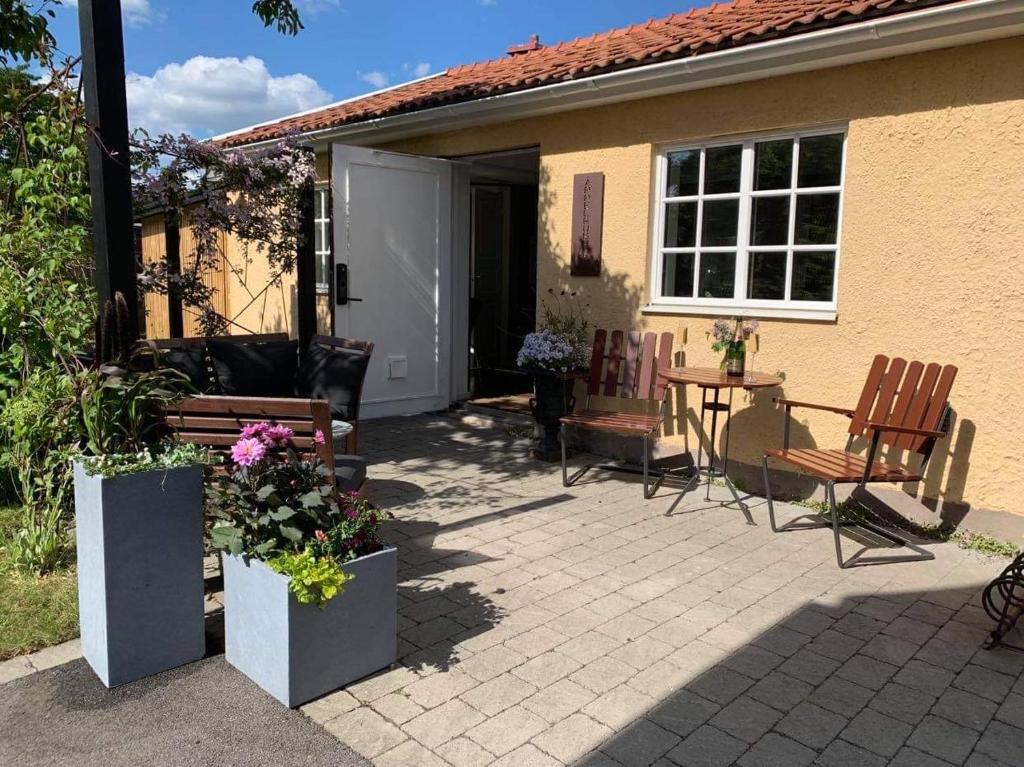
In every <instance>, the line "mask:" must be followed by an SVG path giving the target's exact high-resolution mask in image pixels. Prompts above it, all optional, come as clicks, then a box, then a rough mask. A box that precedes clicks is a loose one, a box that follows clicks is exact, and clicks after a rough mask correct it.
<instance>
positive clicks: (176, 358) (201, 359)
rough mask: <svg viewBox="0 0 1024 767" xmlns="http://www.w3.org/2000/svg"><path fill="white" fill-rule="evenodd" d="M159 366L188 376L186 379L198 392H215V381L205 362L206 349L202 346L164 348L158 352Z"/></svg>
mask: <svg viewBox="0 0 1024 767" xmlns="http://www.w3.org/2000/svg"><path fill="white" fill-rule="evenodd" d="M159 364H160V366H161V367H165V368H171V370H177V371H178V372H180V373H184V374H185V375H187V376H188V380H189V381H190V382H191V383H192V385H193V386H194V387H196V391H197V392H199V393H200V394H215V393H216V392H217V385H216V381H214V380H213V376H211V375H210V368H209V366H208V365H207V362H206V351H205V350H204V349H203V347H202V346H186V347H184V348H182V349H165V350H162V351H161V352H160V358H159Z"/></svg>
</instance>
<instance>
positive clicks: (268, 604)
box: [224, 548, 398, 708]
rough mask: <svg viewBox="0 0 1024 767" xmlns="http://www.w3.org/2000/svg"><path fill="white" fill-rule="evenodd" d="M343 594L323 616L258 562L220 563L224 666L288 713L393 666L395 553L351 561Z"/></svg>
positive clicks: (395, 643)
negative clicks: (351, 578) (236, 670)
mask: <svg viewBox="0 0 1024 767" xmlns="http://www.w3.org/2000/svg"><path fill="white" fill-rule="evenodd" d="M343 569H344V570H345V571H346V572H348V573H351V574H353V575H355V576H356V577H355V579H354V580H351V581H349V582H348V583H346V584H345V591H344V592H343V593H342V594H340V595H339V596H336V597H335V598H334V599H332V600H330V601H329V602H328V603H327V604H326V605H325V606H324V608H323V609H322V610H321V609H320V608H318V607H317V606H316V605H303V604H299V602H298V601H297V600H296V599H295V597H294V596H292V594H291V593H290V592H289V591H288V578H287V577H286V576H284V575H280V574H279V573H275V572H274V571H273V570H271V569H270V568H269V567H268V566H267V565H266V564H264V563H263V562H260V561H259V560H256V559H250V560H245V559H243V558H242V557H233V556H225V557H224V655H225V657H226V659H227V662H228V663H230V664H231V665H232V666H234V667H235V668H237V669H238V670H239V671H241V672H242V673H243V674H245V675H246V676H247V677H249V678H250V679H252V680H253V681H254V682H255V683H256V684H258V685H259V686H260V687H262V688H263V689H264V690H266V691H267V692H268V693H270V694H271V695H273V696H274V697H275V698H277V699H278V700H279V701H281V702H282V703H284V704H285V705H286V706H288V707H289V708H295V707H296V706H301V705H302V704H303V703H306V702H308V701H310V700H313V699H314V698H319V697H320V696H321V695H324V694H326V693H328V692H331V691H332V690H337V689H338V688H339V687H343V686H344V685H346V684H348V683H349V682H354V681H355V680H357V679H362V678H363V677H364V676H368V675H370V674H372V673H373V672H375V671H379V670H380V669H382V668H386V667H388V666H390V665H391V664H392V663H394V662H395V658H396V656H397V654H398V637H397V633H398V557H397V555H396V550H395V549H394V548H389V549H384V550H383V551H378V552H376V553H374V554H369V555H367V556H365V557H360V558H359V559H356V560H353V561H352V562H348V563H347V564H345V565H343Z"/></svg>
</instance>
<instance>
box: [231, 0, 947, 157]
mask: <svg viewBox="0 0 1024 767" xmlns="http://www.w3.org/2000/svg"><path fill="white" fill-rule="evenodd" d="M962 1H963V0H734V1H733V2H730V3H715V4H713V5H710V6H707V7H705V8H696V9H693V10H690V11H688V12H686V13H679V14H675V15H672V16H669V17H667V18H664V19H651V20H650V21H647V22H646V23H643V24H635V25H633V26H630V27H624V28H622V29H613V30H611V31H610V32H605V33H602V34H595V35H592V36H590V37H580V38H577V39H575V40H571V41H569V42H564V43H558V44H557V45H550V46H543V47H540V48H538V49H536V50H527V51H525V52H519V53H516V54H515V55H509V56H504V57H502V58H500V59H494V60H491V61H483V62H479V63H476V64H466V65H462V66H457V67H454V68H452V69H449V70H448V71H446V72H444V73H442V74H440V75H437V76H435V77H428V78H426V79H423V80H418V81H415V82H411V83H407V84H405V85H400V86H397V87H395V88H391V89H389V90H385V91H381V92H379V93H374V94H370V95H368V96H364V97H362V98H356V99H353V100H350V101H346V102H343V103H340V104H335V105H333V106H326V107H324V108H323V109H318V110H315V111H312V112H308V113H305V114H301V115H295V116H292V117H286V118H284V119H281V120H278V121H276V122H272V123H267V124H265V125H261V126H257V127H254V128H250V129H247V130H244V131H241V132H239V133H236V134H233V135H230V136H226V137H224V138H223V139H222V140H221V143H222V144H223V145H226V146H239V145H242V144H247V143H252V142H256V141H266V140H269V139H274V138H280V137H281V136H285V135H289V134H293V133H306V132H309V131H316V130H322V129H325V128H335V127H338V126H341V125H345V124H348V123H355V122H360V121H363V120H368V119H373V118H379V117H385V116H389V115H396V114H400V113H404V112H414V111H417V110H420V109H428V108H430V107H436V106H440V105H444V104H453V103H458V102H464V101H473V100H474V99H479V98H483V97H485V96H493V95H497V94H499V93H509V92H512V91H522V90H528V89H530V88H537V87H540V86H543V85H550V84H554V83H558V82H563V81H567V80H574V79H578V78H582V77H590V76H593V75H597V74H602V73H605V72H611V71H615V70H620V69H628V68H631V67H639V66H643V65H645V64H653V63H655V62H659V61H666V60H669V59H677V58H684V57H687V56H697V55H700V54H703V53H708V52H710V51H714V50H721V49H723V48H731V47H737V46H741V45H749V44H751V43H756V42H762V41H764V40H768V39H774V38H780V37H788V36H794V35H799V34H802V33H806V32H811V31H813V30H817V29H823V28H827V27H837V26H841V25H843V24H848V23H852V22H857V21H863V20H867V19H874V18H878V17H881V16H890V15H894V14H897V13H902V12H906V11H912V10H916V9H919V8H923V7H928V6H934V5H946V4H949V3H952V2H962ZM520 47H526V46H520Z"/></svg>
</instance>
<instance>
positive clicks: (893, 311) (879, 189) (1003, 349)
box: [389, 38, 1024, 513]
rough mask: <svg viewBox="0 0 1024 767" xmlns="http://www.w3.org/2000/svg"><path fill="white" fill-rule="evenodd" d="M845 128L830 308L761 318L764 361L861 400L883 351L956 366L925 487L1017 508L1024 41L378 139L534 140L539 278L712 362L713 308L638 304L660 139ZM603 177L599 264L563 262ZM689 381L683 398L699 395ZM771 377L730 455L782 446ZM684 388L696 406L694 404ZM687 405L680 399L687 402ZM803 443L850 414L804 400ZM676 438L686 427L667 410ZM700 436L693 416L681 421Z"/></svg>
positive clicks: (618, 323)
mask: <svg viewBox="0 0 1024 767" xmlns="http://www.w3.org/2000/svg"><path fill="white" fill-rule="evenodd" d="M830 123H843V124H848V126H849V128H848V129H849V134H848V136H849V137H848V142H847V166H846V187H845V199H844V210H843V221H842V227H843V231H842V241H841V243H840V246H841V266H840V274H839V296H838V303H839V317H838V320H837V321H836V322H828V323H825V322H809V321H795V320H786V321H782V320H765V321H763V322H762V331H761V338H762V352H761V354H760V355H759V356H758V357H757V360H756V366H757V369H759V370H762V371H779V372H780V373H783V374H784V375H785V376H786V383H785V385H784V392H785V395H786V396H790V397H794V398H797V399H804V400H811V401H821V402H828V403H834V404H839V405H849V406H851V407H852V406H853V404H855V400H856V396H857V394H858V392H859V390H860V387H861V385H862V383H863V379H864V376H865V373H866V371H867V368H868V365H869V363H870V360H871V357H872V356H873V355H874V354H876V353H879V352H881V353H885V354H889V355H892V356H904V357H907V358H916V359H921V360H924V361H937V362H943V363H945V362H952V363H954V364H957V365H959V366H960V369H961V370H960V375H959V378H958V379H957V382H956V385H955V387H954V390H953V394H952V404H953V406H954V408H955V410H956V420H955V425H954V433H953V436H952V439H951V440H948V441H946V442H944V443H942V444H940V445H939V446H938V448H937V449H936V453H935V456H934V457H933V460H932V465H931V467H930V470H929V473H928V477H927V478H926V481H925V482H924V483H922V487H921V488H916V487H915V488H907V490H909V491H911V492H917V491H921V490H923V493H921V494H922V495H923V496H924V497H926V498H929V499H934V500H938V501H941V502H944V503H948V504H950V507H957V506H959V505H961V504H966V505H970V506H972V507H981V508H988V509H997V510H1009V511H1012V512H1015V513H1024V502H1022V501H1021V497H1022V491H1024V462H1021V461H1020V459H1019V457H1018V452H1019V448H1018V439H1019V434H1020V432H1021V431H1022V427H1024V415H1022V412H1024V404H1022V402H1024V400H1022V398H1021V394H1020V392H1018V391H1017V388H1018V387H1017V382H1018V381H1020V380H1024V351H1022V349H1024V346H1022V343H1021V340H1020V339H1021V337H1022V336H1024V279H1022V277H1021V266H1022V264H1024V38H1014V39H1010V40H1005V41H999V42H992V43H985V44H981V45H976V46H969V47H961V48H955V49H950V50H944V51H936V52H931V53H924V54H918V55H913V56H905V57H900V58H897V59H890V60H884V61H877V62H871V63H866V64H859V65H853V66H848V67H842V68H836V69H830V70H824V71H819V72H812V73H805V74H799V75H792V76H787V77H781V78H775V79H772V80H766V81H760V82H752V83H744V84H737V85H731V86H725V87H720V88H714V89H708V90H704V91H697V92H691V93H683V94H677V95H672V96H665V97H660V98H655V99H648V100H643V101H637V102H630V103H626V104H619V105H612V106H607V107H601V108H595V109H591V110H586V111H576V112H572V113H565V114H560V115H555V116H550V117H545V118H539V119H533V120H523V121H520V122H508V123H503V124H500V125H495V126H487V127H486V128H478V129H470V130H464V131H458V132H452V133H447V134H441V135H435V136H431V137H427V138H421V139H416V140H411V141H405V142H402V143H400V144H393V145H391V146H390V147H389V148H393V149H396V150H399V151H405V152H416V153H424V154H431V155H436V156H451V155H460V154H470V153H475V152H484V151H494V150H501V149H509V148H513V147H521V146H529V145H538V146H539V147H540V153H541V190H540V200H541V202H540V205H541V210H540V223H539V243H540V244H539V254H538V258H539V265H538V281H539V285H538V290H539V292H542V291H543V290H545V289H546V288H548V287H562V286H568V287H571V288H573V289H577V290H580V291H581V292H582V294H583V296H584V297H585V300H586V301H587V302H588V303H589V308H590V313H591V317H592V320H593V322H594V324H596V325H598V326H603V327H623V328H625V327H639V328H644V329H651V330H656V331H661V330H673V331H676V332H677V333H678V332H679V331H681V330H682V329H683V328H687V329H688V337H689V341H688V343H687V344H686V346H685V349H684V351H685V360H686V362H687V363H688V364H693V365H716V364H717V363H718V358H717V356H716V355H714V354H713V353H712V352H711V351H710V349H709V344H708V343H707V341H706V340H705V330H706V329H707V327H708V326H709V325H710V323H711V318H708V317H701V316H676V315H671V316H669V315H652V314H642V313H641V311H640V307H641V306H643V305H644V304H646V303H647V299H648V285H649V280H650V275H649V249H650V245H649V243H650V224H649V221H650V215H651V206H650V202H651V188H652V173H653V170H652V158H653V157H654V154H655V151H656V149H655V147H656V145H657V144H659V143H661V142H675V141H683V140H691V139H692V140H699V139H707V138H712V137H719V136H726V135H729V134H744V133H752V132H758V131H765V130H771V129H776V128H779V129H783V128H794V127H796V128H799V127H807V126H814V125H819V124H830ZM589 171H601V172H603V173H604V174H605V179H606V181H605V205H604V235H603V236H604V241H603V258H604V269H603V274H602V276H601V277H599V278H571V277H569V272H568V258H569V241H570V227H571V206H572V199H571V195H572V178H573V175H574V174H576V173H582V172H589ZM691 396H693V395H691ZM771 396H772V394H771V393H763V394H758V395H755V396H754V397H753V399H752V400H748V401H746V402H743V403H742V409H741V410H740V411H739V412H737V413H736V414H735V415H734V420H733V425H734V430H733V434H732V450H733V456H735V457H736V458H738V459H740V460H741V461H743V462H744V463H748V464H754V463H756V461H757V460H758V457H759V455H760V450H761V448H762V447H764V446H768V445H772V446H777V445H779V444H780V443H781V428H782V420H781V415H780V414H778V413H776V412H775V411H774V408H773V406H772V404H771V401H770V399H771ZM691 404H692V403H691ZM679 410H682V408H679ZM798 417H799V420H800V424H796V425H795V426H794V432H793V436H794V444H795V445H797V446H813V445H818V446H823V447H841V446H842V444H843V440H844V438H845V431H844V430H845V426H846V422H845V419H842V418H838V417H835V416H831V415H828V414H818V413H814V412H811V411H800V412H798ZM669 431H670V432H675V433H676V434H675V436H670V438H669V440H670V442H669V444H670V445H671V444H675V443H678V441H679V440H680V437H679V433H681V432H686V431H687V426H686V423H685V419H684V418H683V416H681V415H679V414H678V412H677V413H676V415H675V423H674V424H673V425H672V426H670V428H669ZM690 432H691V434H690V440H691V443H690V444H692V424H691V426H690Z"/></svg>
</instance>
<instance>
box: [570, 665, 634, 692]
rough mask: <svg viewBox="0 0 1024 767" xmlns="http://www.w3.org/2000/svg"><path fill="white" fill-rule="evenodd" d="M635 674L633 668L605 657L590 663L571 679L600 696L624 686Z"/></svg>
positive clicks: (571, 676)
mask: <svg viewBox="0 0 1024 767" xmlns="http://www.w3.org/2000/svg"><path fill="white" fill-rule="evenodd" d="M635 673H636V670H635V669H634V668H633V667H632V666H629V665H627V664H625V663H623V662H622V661H620V660H615V659H614V658H609V657H607V656H605V657H604V658H598V659H597V660H595V661H592V662H590V663H588V664H587V665H586V666H584V667H583V668H581V669H580V670H579V671H576V672H575V673H573V674H571V675H570V676H569V679H571V680H572V681H574V682H576V684H581V685H583V686H584V687H586V688H587V689H588V690H593V691H594V692H596V693H598V694H600V693H603V692H607V691H608V690H611V689H612V688H613V687H616V686H618V685H620V684H622V683H623V682H625V681H626V680H627V679H629V678H630V677H631V676H633V675H634V674H635Z"/></svg>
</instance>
